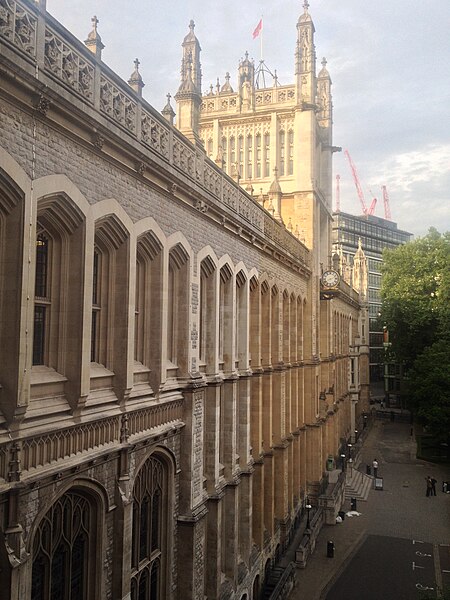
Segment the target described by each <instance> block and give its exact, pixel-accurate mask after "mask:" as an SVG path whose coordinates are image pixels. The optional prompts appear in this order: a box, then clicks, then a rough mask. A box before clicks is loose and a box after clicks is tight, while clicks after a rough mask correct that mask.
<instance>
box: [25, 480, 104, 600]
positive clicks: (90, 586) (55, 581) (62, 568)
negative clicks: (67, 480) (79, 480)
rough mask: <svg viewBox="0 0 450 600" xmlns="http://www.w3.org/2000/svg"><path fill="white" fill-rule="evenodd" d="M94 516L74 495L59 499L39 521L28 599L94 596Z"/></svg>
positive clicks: (80, 497) (84, 501)
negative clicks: (29, 597) (29, 596)
mask: <svg viewBox="0 0 450 600" xmlns="http://www.w3.org/2000/svg"><path fill="white" fill-rule="evenodd" d="M96 539H97V536H96V532H95V513H94V511H93V508H92V506H91V504H90V502H89V501H88V499H87V498H86V497H85V496H84V495H82V494H80V493H78V492H68V493H67V494H64V496H63V497H62V498H60V499H59V500H58V501H57V502H56V503H55V504H54V506H53V507H52V508H51V509H50V511H49V512H48V513H47V514H46V515H45V517H44V518H43V519H42V521H41V523H40V525H39V527H38V530H37V532H36V535H35V539H34V545H33V569H32V575H31V600H54V599H55V600H56V599H57V598H64V600H83V599H84V598H92V597H94V596H95V591H94V590H95V580H96V574H95V561H96V558H95V557H96V553H95V544H96Z"/></svg>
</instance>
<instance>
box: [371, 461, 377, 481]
mask: <svg viewBox="0 0 450 600" xmlns="http://www.w3.org/2000/svg"><path fill="white" fill-rule="evenodd" d="M372 468H373V476H374V477H376V476H377V473H378V461H377V459H376V458H374V459H373V461H372Z"/></svg>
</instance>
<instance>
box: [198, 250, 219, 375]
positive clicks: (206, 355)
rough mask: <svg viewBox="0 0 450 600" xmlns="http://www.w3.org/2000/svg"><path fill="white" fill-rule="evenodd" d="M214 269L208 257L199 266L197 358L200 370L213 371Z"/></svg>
mask: <svg viewBox="0 0 450 600" xmlns="http://www.w3.org/2000/svg"><path fill="white" fill-rule="evenodd" d="M215 288H216V268H215V265H214V263H213V261H212V260H211V258H210V257H209V256H207V257H206V258H204V259H203V260H202V262H201V264H200V307H199V317H200V322H199V327H200V330H199V342H200V352H199V358H200V363H201V369H204V368H206V370H207V371H211V370H212V369H214V359H215V331H214V327H213V324H214V323H215V322H216V317H215V314H216V313H215V310H216V308H215V305H216V289H215Z"/></svg>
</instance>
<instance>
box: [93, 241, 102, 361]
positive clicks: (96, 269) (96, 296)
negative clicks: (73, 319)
mask: <svg viewBox="0 0 450 600" xmlns="http://www.w3.org/2000/svg"><path fill="white" fill-rule="evenodd" d="M100 262H101V255H100V252H99V251H98V250H97V249H95V250H94V264H93V268H92V325H91V362H99V351H98V346H99V329H100V308H101V307H100Z"/></svg>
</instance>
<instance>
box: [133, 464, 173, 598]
mask: <svg viewBox="0 0 450 600" xmlns="http://www.w3.org/2000/svg"><path fill="white" fill-rule="evenodd" d="M165 498H166V483H165V477H164V467H163V465H162V463H161V462H160V461H159V460H158V459H157V458H153V457H152V458H150V459H149V460H148V461H147V462H146V463H145V465H144V466H143V467H142V469H141V470H140V471H139V474H138V476H137V478H136V482H135V484H134V489H133V502H134V505H133V548H132V578H131V599H132V600H160V599H161V598H162V597H163V595H162V592H161V590H162V585H161V584H162V582H161V564H162V560H163V557H164V554H163V535H162V531H163V530H162V523H163V507H164V504H163V502H164V499H165Z"/></svg>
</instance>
